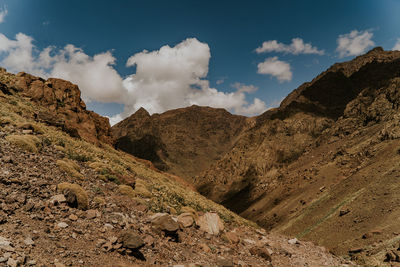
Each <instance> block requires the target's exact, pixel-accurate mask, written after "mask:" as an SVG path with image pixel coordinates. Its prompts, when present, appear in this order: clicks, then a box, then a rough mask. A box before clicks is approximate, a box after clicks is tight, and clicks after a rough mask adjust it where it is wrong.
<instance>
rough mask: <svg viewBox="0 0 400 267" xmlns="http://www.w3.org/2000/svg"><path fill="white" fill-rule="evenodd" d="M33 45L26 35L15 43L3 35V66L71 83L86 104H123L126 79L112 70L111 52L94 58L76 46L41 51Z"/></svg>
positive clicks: (0, 44)
mask: <svg viewBox="0 0 400 267" xmlns="http://www.w3.org/2000/svg"><path fill="white" fill-rule="evenodd" d="M32 42H33V39H32V38H31V37H29V36H27V35H25V34H23V33H18V34H17V35H16V37H15V40H10V39H8V38H7V37H6V36H5V35H3V34H0V53H2V55H3V56H4V57H3V59H2V60H1V65H2V66H4V67H5V68H7V69H8V70H9V71H11V72H19V71H25V72H28V73H31V74H34V75H37V76H41V77H46V78H47V77H56V78H61V79H65V80H69V81H71V82H73V83H76V84H78V85H79V87H80V89H81V91H82V96H83V98H84V99H85V100H86V101H91V100H95V101H100V102H120V101H121V99H123V98H124V92H125V90H124V88H123V87H122V78H121V77H120V76H119V74H118V73H117V71H116V70H115V69H114V68H113V67H112V65H113V64H114V63H115V58H114V57H113V56H112V55H111V53H110V52H105V53H101V54H97V55H95V56H93V57H91V56H88V55H87V54H85V53H84V52H83V51H82V49H79V48H76V47H74V46H73V45H67V46H65V47H64V48H63V49H60V50H58V51H56V49H55V48H54V47H51V46H50V47H47V48H45V49H43V50H42V51H38V50H37V48H36V47H35V46H34V45H33V43H32Z"/></svg>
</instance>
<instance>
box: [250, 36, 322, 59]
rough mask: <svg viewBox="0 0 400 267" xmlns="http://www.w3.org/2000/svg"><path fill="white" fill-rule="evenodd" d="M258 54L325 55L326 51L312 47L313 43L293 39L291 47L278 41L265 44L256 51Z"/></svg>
mask: <svg viewBox="0 0 400 267" xmlns="http://www.w3.org/2000/svg"><path fill="white" fill-rule="evenodd" d="M256 52H257V53H258V54H261V53H266V52H283V53H288V54H294V55H298V54H317V55H323V54H324V53H325V52H324V50H319V49H318V48H317V47H315V46H312V45H311V43H304V41H303V39H301V38H293V39H292V43H291V44H289V45H286V44H283V43H279V42H278V41H277V40H271V41H266V42H263V44H262V46H260V47H258V48H257V49H256Z"/></svg>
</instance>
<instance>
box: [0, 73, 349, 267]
mask: <svg viewBox="0 0 400 267" xmlns="http://www.w3.org/2000/svg"><path fill="white" fill-rule="evenodd" d="M21 76H22V77H30V76H27V75H26V74H20V75H13V74H10V73H6V72H5V71H4V70H3V72H1V73H0V81H2V83H1V84H0V89H1V90H0V265H1V266H57V267H63V266H154V265H156V266H323V265H326V266H350V265H352V263H351V262H346V261H345V260H342V259H340V258H337V257H335V256H333V255H331V254H329V253H328V252H327V251H326V249H324V248H322V247H316V246H314V245H312V244H311V243H308V242H302V241H301V242H299V241H297V240H295V239H289V238H285V237H283V236H279V235H274V234H272V235H271V234H268V233H267V232H266V231H265V230H262V229H259V228H256V227H254V225H253V224H251V223H250V222H249V221H246V220H245V219H242V218H241V217H239V216H237V215H236V214H234V213H232V212H230V211H228V210H227V209H225V208H224V207H222V206H220V205H218V204H215V203H214V202H212V201H210V200H207V199H206V198H205V197H203V196H201V195H199V194H198V193H196V192H194V191H192V190H191V189H190V187H188V186H187V184H186V183H185V182H183V181H182V180H181V179H179V177H176V176H173V175H170V174H167V173H163V172H160V171H158V170H157V169H155V168H154V167H153V166H152V164H151V163H150V162H147V161H144V160H139V159H137V158H135V157H133V156H131V155H128V154H126V153H124V152H121V151H117V150H115V149H114V148H113V147H111V146H110V145H108V144H107V142H108V140H109V139H108V138H105V139H104V140H103V139H102V138H104V137H107V136H108V132H107V131H106V132H99V131H98V128H96V129H97V131H96V132H94V131H92V129H90V128H89V129H86V130H87V131H86V132H85V130H84V129H83V128H82V127H83V126H84V125H85V124H82V121H80V120H78V121H76V120H75V119H76V118H77V117H78V118H81V116H83V118H87V117H86V116H89V118H90V116H93V117H94V118H96V117H97V116H98V115H94V113H91V112H86V111H85V109H84V103H83V102H82V100H81V99H80V98H79V97H78V96H79V91H75V90H72V91H71V88H72V89H73V88H75V89H77V87H74V86H72V85H71V84H70V83H67V82H65V81H61V80H53V79H49V80H48V81H47V82H44V81H43V80H42V79H40V78H38V79H36V78H33V79H34V80H35V81H37V82H33V83H31V84H30V85H29V86H28V87H27V88H25V89H23V90H22V91H21V89H19V88H18V87H17V86H14V85H15V84H16V83H17V82H18V81H19V80H21V79H20V77H21ZM29 79H31V78H29ZM43 83H45V84H46V86H44V87H43V86H42V84H43ZM59 83H61V84H64V85H63V86H59ZM13 84H14V85H13ZM50 84H51V86H49V85H50ZM36 85H38V86H36ZM44 88H45V90H46V94H42V92H43V91H42V89H44ZM61 88H64V89H65V90H60V89H61ZM27 90H29V91H27ZM36 90H38V92H37V91H36ZM77 90H78V89H77ZM60 92H64V93H63V94H62V95H61V96H60V95H58V94H59V93H60ZM70 93H73V95H74V97H72V99H75V100H74V101H72V102H71V101H70V100H71V98H70V97H69V96H71V95H70ZM36 95H39V97H35V96H36ZM46 96H49V97H50V101H48V100H46V99H47V98H46ZM53 97H55V99H56V100H61V101H62V103H65V105H64V104H62V106H61V107H57V106H56V107H54V102H53V101H54V98H53ZM56 102H58V101H56ZM73 103H80V104H79V106H74V104H73ZM49 110H51V111H52V112H54V113H53V115H54V116H55V118H61V119H62V120H61V121H62V123H57V124H54V123H52V121H48V120H43V119H42V117H41V116H37V114H42V113H45V112H47V111H49ZM93 117H92V118H93ZM69 119H71V121H70V120H69ZM100 121H102V119H101V120H100ZM70 122H72V123H73V126H72V127H73V128H71V127H69V126H68V123H70ZM88 123H89V125H90V123H91V122H88ZM92 123H93V122H92ZM94 123H96V122H94ZM71 129H75V130H74V131H72V132H75V133H78V136H80V137H81V138H79V137H78V136H76V135H75V134H72V135H73V136H71ZM105 129H107V127H106V128H105ZM81 134H82V136H81ZM95 138H96V139H95ZM85 139H87V140H86V141H85ZM88 141H89V142H88Z"/></svg>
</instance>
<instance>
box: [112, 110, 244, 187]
mask: <svg viewBox="0 0 400 267" xmlns="http://www.w3.org/2000/svg"><path fill="white" fill-rule="evenodd" d="M250 120H251V119H248V118H246V117H243V116H237V115H232V114H230V113H229V112H227V111H226V110H224V109H215V108H209V107H199V106H191V107H187V108H181V109H176V110H170V111H167V112H165V113H162V114H153V115H151V116H150V114H149V113H148V112H147V111H146V110H145V109H144V108H141V109H139V110H138V111H137V112H136V113H135V114H133V115H132V116H130V117H129V118H127V119H125V120H123V121H122V122H120V123H118V124H116V125H114V126H113V127H112V131H113V134H114V136H115V138H116V147H117V148H118V149H121V150H124V151H126V152H128V153H130V154H132V155H134V156H136V157H139V158H143V159H147V160H150V161H151V162H153V164H154V165H155V166H156V167H157V168H158V169H160V170H164V171H168V172H170V173H173V174H176V175H179V176H181V177H183V178H186V179H187V180H189V181H192V180H191V178H192V177H193V176H195V175H197V174H199V173H200V172H201V171H203V170H205V169H207V168H208V167H209V166H210V165H211V163H212V162H214V161H215V160H218V159H219V158H220V157H221V155H223V154H224V153H226V152H227V151H229V150H230V149H231V148H232V146H233V144H234V143H235V141H236V139H237V137H238V136H239V135H240V134H241V133H242V132H243V131H244V130H245V129H246V128H247V127H248V126H249V125H250Z"/></svg>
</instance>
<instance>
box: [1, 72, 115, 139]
mask: <svg viewBox="0 0 400 267" xmlns="http://www.w3.org/2000/svg"><path fill="white" fill-rule="evenodd" d="M1 74H2V77H1V78H2V79H1V81H0V82H2V83H5V84H1V85H0V86H1V87H3V88H5V89H4V90H5V93H7V92H6V90H7V89H6V88H7V86H8V87H10V88H13V89H15V90H17V91H19V92H21V94H22V95H23V96H26V97H29V98H30V99H31V100H32V101H33V102H34V103H36V104H39V105H40V106H41V107H43V109H42V110H40V111H38V112H37V113H36V114H35V118H36V120H37V121H42V122H45V123H47V124H48V125H53V126H57V127H60V128H62V129H63V130H64V131H66V132H68V133H69V134H70V135H71V136H73V137H79V138H82V139H84V140H86V141H89V142H91V143H95V144H99V142H104V143H108V144H113V142H114V141H113V138H112V134H111V127H110V123H109V121H108V119H107V118H105V117H102V116H100V115H98V114H97V113H95V112H93V111H88V110H86V105H85V103H84V102H83V101H82V99H81V92H80V90H79V88H78V86H77V85H75V84H72V83H71V82H68V81H64V80H61V79H54V78H50V79H47V80H44V79H42V78H40V77H36V76H33V75H30V74H27V73H24V72H21V73H18V74H17V75H15V76H14V75H11V74H9V73H7V72H6V71H5V70H4V69H2V70H1Z"/></svg>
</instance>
